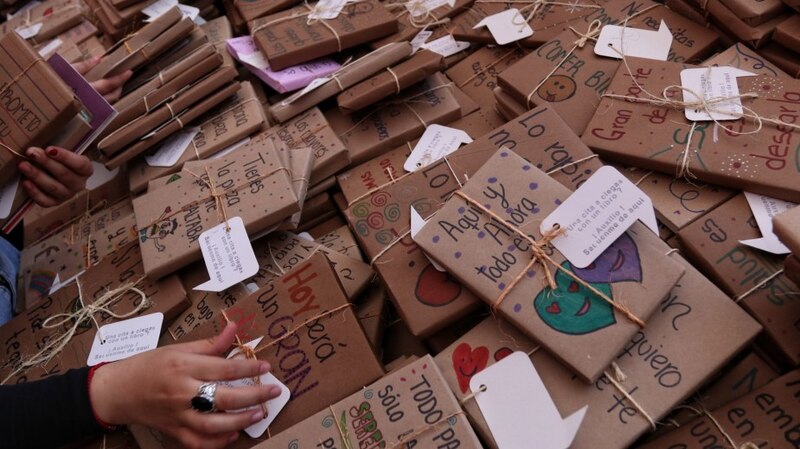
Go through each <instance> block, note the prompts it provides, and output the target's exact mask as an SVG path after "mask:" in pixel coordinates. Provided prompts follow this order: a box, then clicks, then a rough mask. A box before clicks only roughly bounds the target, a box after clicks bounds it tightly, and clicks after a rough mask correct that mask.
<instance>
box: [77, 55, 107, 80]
mask: <svg viewBox="0 0 800 449" xmlns="http://www.w3.org/2000/svg"><path fill="white" fill-rule="evenodd" d="M99 63H100V56H95V57H93V58H91V59H87V60H85V61H79V62H76V63H74V64H72V66H73V67H74V68H75V70H76V71H77V72H78V73H80V74H81V75H86V73H88V72H89V70H91V69H92V67H94V66H96V65H97V64H99Z"/></svg>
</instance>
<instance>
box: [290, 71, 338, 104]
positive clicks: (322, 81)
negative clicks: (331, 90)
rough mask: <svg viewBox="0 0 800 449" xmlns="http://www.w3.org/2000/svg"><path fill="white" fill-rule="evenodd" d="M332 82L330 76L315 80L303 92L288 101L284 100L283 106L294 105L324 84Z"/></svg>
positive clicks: (293, 95)
mask: <svg viewBox="0 0 800 449" xmlns="http://www.w3.org/2000/svg"><path fill="white" fill-rule="evenodd" d="M330 80H331V77H330V76H323V77H322V78H315V79H314V80H312V81H311V82H310V83H308V86H306V87H304V88H303V89H302V90H300V91H298V92H296V93H294V94H292V96H291V97H288V98H287V99H285V100H283V101H282V102H281V104H283V105H284V106H285V105H287V104H292V103H293V102H294V101H296V100H297V99H298V98H300V97H302V96H303V95H305V94H307V93H309V92H311V91H312V90H314V89H316V88H318V87H319V86H322V85H323V84H325V83H327V82H328V81H330Z"/></svg>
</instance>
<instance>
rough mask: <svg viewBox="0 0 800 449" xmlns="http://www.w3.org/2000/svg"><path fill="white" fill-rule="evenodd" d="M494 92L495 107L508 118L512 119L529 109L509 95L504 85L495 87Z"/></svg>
mask: <svg viewBox="0 0 800 449" xmlns="http://www.w3.org/2000/svg"><path fill="white" fill-rule="evenodd" d="M492 94H493V95H494V99H495V102H496V105H495V107H496V108H497V112H498V113H499V114H500V115H501V116H503V117H504V118H505V119H506V120H511V119H513V118H514V117H516V116H518V115H522V114H523V113H524V112H525V110H526V109H527V108H525V106H523V105H522V104H521V103H519V102H517V100H515V99H514V98H513V97H512V96H511V95H509V94H508V92H507V91H506V90H505V89H503V88H502V87H495V88H494V89H493V90H492Z"/></svg>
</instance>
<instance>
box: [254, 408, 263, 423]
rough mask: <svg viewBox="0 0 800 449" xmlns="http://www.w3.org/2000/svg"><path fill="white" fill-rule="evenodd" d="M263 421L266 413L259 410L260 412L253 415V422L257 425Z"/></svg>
mask: <svg viewBox="0 0 800 449" xmlns="http://www.w3.org/2000/svg"><path fill="white" fill-rule="evenodd" d="M262 419H264V412H262V411H261V410H259V411H257V412H255V413H253V417H252V420H253V422H254V423H257V422H259V421H261V420H262Z"/></svg>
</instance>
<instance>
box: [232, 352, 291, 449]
mask: <svg viewBox="0 0 800 449" xmlns="http://www.w3.org/2000/svg"><path fill="white" fill-rule="evenodd" d="M263 338H264V337H259V338H256V339H255V340H253V341H251V342H248V343H246V346H249V347H250V348H251V349H255V347H256V346H258V344H259V343H260V342H261V340H262V339H263ZM240 353H241V351H240V350H239V349H238V348H237V349H234V350H233V351H231V353H230V354H228V359H232V358H234V357H236V356H237V355H239V354H240ZM259 381H260V382H261V385H276V386H278V387H279V388H280V389H281V394H280V396H278V397H277V398H274V399H270V400H269V401H267V402H265V403H264V404H265V405H266V406H267V416H265V417H264V419H262V420H261V421H259V422H257V423H255V424H253V425H251V426H250V427H247V428H246V429H244V431H245V432H246V433H247V434H248V435H250V437H251V438H259V437H260V436H261V435H263V434H264V432H265V431H266V430H267V428H268V427H269V425H270V424H272V421H274V420H275V418H277V416H278V413H280V412H281V410H283V407H285V406H286V404H287V403H288V402H289V396H290V391H289V388H287V387H286V385H284V384H282V383H281V382H280V381H279V380H278V379H277V378H276V377H275V376H273V375H272V373H267V374H262V375H261V377H260V378H259ZM220 385H225V386H226V387H231V388H239V387H250V386H253V385H255V382H254V381H253V379H252V378H249V377H248V378H244V379H239V380H234V381H229V382H220ZM257 409H258V406H253V407H250V408H247V409H240V410H230V411H232V412H238V411H242V410H257Z"/></svg>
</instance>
